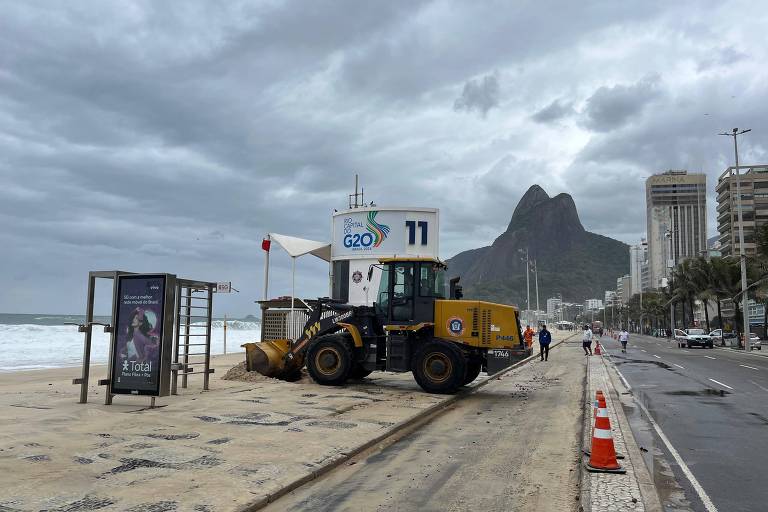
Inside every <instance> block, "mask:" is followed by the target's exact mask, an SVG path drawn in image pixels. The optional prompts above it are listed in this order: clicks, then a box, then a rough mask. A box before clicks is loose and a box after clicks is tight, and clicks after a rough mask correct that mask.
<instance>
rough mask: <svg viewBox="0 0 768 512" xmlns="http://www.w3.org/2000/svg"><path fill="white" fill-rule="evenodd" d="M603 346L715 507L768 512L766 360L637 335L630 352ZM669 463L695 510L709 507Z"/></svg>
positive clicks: (608, 342)
mask: <svg viewBox="0 0 768 512" xmlns="http://www.w3.org/2000/svg"><path fill="white" fill-rule="evenodd" d="M603 345H604V346H605V347H607V349H608V352H609V354H611V356H612V358H613V361H614V362H615V363H616V365H617V368H618V369H619V371H620V372H621V374H622V375H623V376H624V378H625V379H626V380H627V381H628V382H629V384H630V385H631V386H632V392H633V394H634V395H635V397H636V398H637V399H639V400H640V401H641V402H642V403H643V404H644V405H645V407H646V408H647V409H648V411H649V412H650V414H651V416H652V417H653V419H654V420H655V421H656V423H657V424H658V425H659V426H660V427H661V429H662V431H663V432H664V434H665V435H666V437H667V438H669V440H670V442H671V443H672V445H673V446H674V448H675V449H676V450H677V452H678V453H679V454H680V456H681V457H682V459H683V461H684V462H685V464H686V465H687V466H688V468H689V469H690V471H691V472H692V473H693V475H694V476H695V478H696V479H697V480H698V481H699V483H700V484H701V486H702V487H703V489H704V491H705V492H706V494H707V495H708V496H709V498H710V499H711V500H712V503H713V504H714V505H715V507H717V509H718V510H719V511H721V512H729V511H743V512H751V511H754V512H758V511H761V512H762V511H766V510H768V466H767V464H766V460H768V357H764V356H762V355H757V354H761V352H757V354H755V355H752V354H745V353H743V352H736V351H733V350H730V349H719V348H718V349H703V348H692V349H680V348H678V347H677V344H676V343H674V342H669V341H667V340H666V339H657V338H651V337H647V336H638V335H634V336H631V337H630V342H629V348H628V350H627V353H626V354H624V353H622V352H621V350H620V345H619V343H618V342H616V341H614V340H611V339H609V338H603ZM633 429H634V427H633ZM636 437H637V436H636ZM657 442H658V439H657ZM658 444H659V445H661V444H662V443H660V442H659V443H658ZM669 462H670V465H671V467H672V469H673V471H674V473H675V476H676V477H677V480H678V481H679V482H681V485H682V486H683V488H684V489H685V493H686V497H687V498H688V501H689V502H690V506H691V508H692V509H694V510H705V508H704V505H703V503H702V502H701V501H700V500H699V499H698V498H697V497H696V493H695V492H694V491H693V489H692V488H691V486H690V485H688V484H687V482H685V480H686V479H685V476H683V474H682V471H681V469H680V467H679V466H678V465H677V464H675V463H674V461H673V460H672V459H671V458H670V459H669Z"/></svg>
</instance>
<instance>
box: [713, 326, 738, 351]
mask: <svg viewBox="0 0 768 512" xmlns="http://www.w3.org/2000/svg"><path fill="white" fill-rule="evenodd" d="M709 337H710V338H712V343H714V344H715V345H720V346H721V347H724V346H725V345H726V344H728V343H729V342H730V341H731V340H736V333H735V332H733V331H725V332H723V330H722V329H715V330H714V331H712V332H710V333H709Z"/></svg>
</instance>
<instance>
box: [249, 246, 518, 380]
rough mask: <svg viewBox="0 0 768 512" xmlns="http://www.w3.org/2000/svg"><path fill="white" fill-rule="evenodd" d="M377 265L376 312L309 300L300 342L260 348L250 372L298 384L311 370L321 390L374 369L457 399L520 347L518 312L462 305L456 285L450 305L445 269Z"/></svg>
mask: <svg viewBox="0 0 768 512" xmlns="http://www.w3.org/2000/svg"><path fill="white" fill-rule="evenodd" d="M375 266H376V267H379V268H381V271H382V275H381V281H380V285H379V291H378V294H377V300H376V302H374V305H373V306H353V305H350V304H344V303H339V302H338V301H334V300H332V299H327V298H325V299H317V300H312V301H308V303H309V305H310V312H309V320H308V321H307V323H306V325H305V327H304V332H303V333H302V335H301V336H300V337H299V338H298V339H297V340H295V341H290V340H272V341H264V342H261V343H256V344H255V346H253V347H252V350H251V351H250V354H249V360H248V367H249V369H252V370H255V371H257V372H259V373H261V374H263V375H266V376H269V377H277V378H282V379H286V380H293V379H295V378H297V377H298V375H299V374H300V371H301V368H302V367H303V366H304V365H306V367H307V370H308V371H309V374H310V375H311V376H312V378H313V379H314V380H315V381H316V382H317V383H319V384H325V385H332V386H336V385H342V384H344V383H345V382H346V381H347V380H348V379H359V378H363V377H365V376H367V375H368V374H370V373H371V372H373V371H375V370H387V371H392V372H413V376H414V378H415V379H416V382H418V384H419V385H420V386H421V387H422V388H423V389H424V390H425V391H427V392H430V393H455V392H456V391H457V390H458V389H459V388H460V387H461V386H463V385H465V384H468V383H470V382H472V381H473V380H474V379H475V378H476V377H477V376H478V374H479V373H480V371H481V370H484V369H486V368H487V364H488V358H489V357H490V356H491V355H492V354H493V353H495V351H498V350H500V349H510V350H512V349H518V350H519V349H521V348H522V347H523V345H522V342H521V340H522V336H521V333H520V321H519V318H518V311H517V309H516V308H515V307H513V306H506V305H502V304H493V303H490V302H483V301H476V300H458V299H459V298H460V293H456V292H455V291H456V290H457V289H460V287H457V286H455V284H456V282H457V281H458V280H456V279H455V280H452V282H451V287H450V288H451V293H450V296H451V298H450V299H447V298H446V297H447V296H448V295H447V294H446V293H445V291H446V290H445V288H446V283H445V270H446V266H445V264H444V263H442V262H440V261H438V260H436V259H433V258H387V259H381V260H379V265H375ZM373 270H374V266H373V265H372V266H371V268H370V269H369V272H368V280H369V281H370V279H371V276H372V273H373ZM457 295H458V296H459V297H458V298H457Z"/></svg>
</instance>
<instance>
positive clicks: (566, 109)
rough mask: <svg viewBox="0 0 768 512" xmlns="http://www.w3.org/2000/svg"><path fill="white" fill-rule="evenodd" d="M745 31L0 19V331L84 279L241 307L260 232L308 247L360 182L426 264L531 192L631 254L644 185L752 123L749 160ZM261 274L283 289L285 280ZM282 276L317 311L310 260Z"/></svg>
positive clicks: (356, 18)
mask: <svg viewBox="0 0 768 512" xmlns="http://www.w3.org/2000/svg"><path fill="white" fill-rule="evenodd" d="M735 12H739V13H741V14H740V15H739V16H738V17H736V16H735V15H734V13H735ZM553 13H556V15H554V14H553ZM765 18H766V13H765V12H764V10H762V9H760V8H758V7H755V6H751V7H750V6H749V5H746V6H745V5H740V6H738V8H734V6H733V5H730V4H728V3H727V2H725V3H722V4H716V5H709V6H707V7H706V8H705V7H702V6H700V4H699V2H694V1H690V2H680V3H678V2H676V3H674V4H671V3H668V2H654V1H649V2H643V3H641V4H633V5H631V6H627V5H624V4H618V3H610V2H602V1H586V2H580V3H574V2H557V1H549V2H539V3H522V4H521V3H510V2H502V1H498V2H497V1H491V2H475V3H472V2H455V1H450V0H435V1H432V0H424V1H419V2H374V3H370V2H367V3H366V2H357V1H352V0H349V1H334V2H323V1H318V2H301V3H297V2H227V3H225V4H213V3H208V2H196V1H189V2H183V3H162V2H161V3H158V2H145V1H134V2H130V1H127V2H122V3H121V4H120V5H116V4H110V3H104V2H96V1H93V2H87V1H79V2H66V3H62V4H37V3H34V2H17V3H7V4H6V5H4V7H3V16H1V17H0V178H2V179H3V186H1V187H0V226H1V227H0V247H3V248H4V250H3V251H0V284H1V285H2V286H3V291H4V293H3V294H1V295H0V311H34V310H43V311H45V310H47V311H51V312H75V311H77V310H79V309H80V307H81V305H82V304H83V301H84V297H83V292H84V279H85V275H86V274H87V272H88V270H93V269H110V268H123V269H126V270H136V271H167V272H174V273H177V274H179V275H183V276H188V277H194V278H200V279H210V280H219V279H222V280H232V281H233V282H234V283H236V287H237V288H238V289H241V290H242V293H241V294H239V295H233V296H230V297H221V298H217V300H218V301H219V302H218V304H219V306H220V307H221V308H222V309H221V310H220V311H221V313H224V312H230V313H233V314H245V313H250V312H253V311H254V309H255V308H254V306H253V303H252V301H253V300H254V299H256V298H260V294H261V289H262V283H261V275H262V271H263V270H262V266H261V265H262V263H263V254H262V252H261V249H260V240H261V237H262V236H263V235H264V234H265V233H267V232H270V231H273V232H282V233H285V234H290V235H295V236H303V237H308V238H313V239H316V240H328V239H329V237H330V233H329V224H330V215H331V213H332V211H333V209H334V208H343V207H344V206H345V205H346V200H347V194H348V193H349V192H350V189H351V187H352V186H353V183H354V181H353V180H354V174H355V173H359V174H360V175H361V179H362V183H363V185H364V186H365V188H366V199H369V200H375V201H376V202H377V203H378V204H381V205H416V206H434V207H439V208H440V209H441V252H442V253H443V254H442V255H443V257H449V256H452V255H453V254H455V253H457V252H459V251H461V250H465V249H469V248H473V247H478V246H482V245H487V244H489V243H490V242H491V241H492V240H493V239H494V238H495V237H496V236H498V234H499V233H500V232H501V231H502V230H503V229H504V228H505V227H506V226H507V224H508V222H509V219H510V217H511V214H512V211H513V210H514V207H515V205H516V203H517V201H518V200H519V198H520V197H521V196H522V194H523V193H524V192H525V190H526V189H527V188H528V186H530V185H532V184H534V183H538V184H540V185H542V186H543V187H544V188H545V190H547V192H548V193H549V194H550V195H552V196H554V195H555V194H557V193H559V192H569V193H571V194H573V196H574V199H575V201H576V204H577V207H578V208H579V210H580V215H581V219H582V222H583V224H584V225H585V227H587V228H588V229H591V230H593V231H598V232H602V233H606V234H611V235H613V236H616V237H619V238H622V239H623V240H625V241H629V242H631V241H633V240H636V239H637V238H639V237H640V236H642V232H643V230H644V223H645V220H644V214H643V205H642V202H643V189H642V182H643V179H644V177H645V176H647V175H648V174H650V173H652V172H658V171H660V170H664V169H667V168H689V169H692V170H698V169H704V170H705V171H707V172H708V173H709V175H710V177H711V178H710V179H711V180H712V179H714V178H716V175H717V173H718V172H719V171H720V170H721V169H722V168H724V166H726V165H727V164H728V163H729V162H730V159H731V158H732V152H731V151H730V147H729V146H728V141H727V140H717V137H716V136H714V138H715V139H716V142H715V141H713V140H712V139H713V135H712V134H713V133H717V132H719V131H723V130H726V129H729V128H731V127H732V126H744V127H752V128H754V132H753V133H751V134H750V136H749V138H745V141H744V145H743V155H744V158H745V159H748V160H752V161H759V160H761V159H762V160H764V159H765V158H766V157H768V155H767V154H766V147H767V145H766V143H765V140H766V139H765V133H766V131H767V130H761V129H760V126H762V123H764V119H765V118H766V117H767V116H768V111H766V108H768V107H766V105H768V97H767V96H768V95H767V94H766V88H765V85H764V84H765V83H768V77H766V76H765V75H766V71H765V70H764V69H763V68H764V67H761V66H758V65H757V64H756V63H759V62H765V60H766V59H768V55H766V51H767V50H766V44H765V43H763V42H762V41H761V40H755V39H754V37H752V38H749V39H747V36H746V35H745V34H756V33H760V31H761V30H762V29H763V27H764V25H765V23H766V20H765ZM732 27H738V30H735V29H733V28H732ZM714 40H717V41H718V43H717V46H714V47H713V46H712V45H713V43H712V41H714ZM744 48H749V55H745V54H744V52H745V51H744V50H743V49H744ZM644 77H646V78H644ZM648 77H655V78H648ZM553 98H557V100H555V101H553ZM452 107H455V108H456V109H457V110H459V111H460V112H466V113H471V115H457V114H456V111H455V110H453V108H452ZM532 113H533V114H532ZM705 114H708V115H705ZM720 139H725V138H722V137H721V138H720ZM710 183H712V181H711V182H710ZM616 205H619V206H616ZM711 207H712V204H710V208H711ZM617 208H623V210H617ZM617 211H619V212H620V214H617V213H616V212H617ZM272 263H273V265H274V271H273V273H272V283H271V290H272V292H273V293H274V294H275V295H279V294H284V293H287V292H288V291H289V281H290V279H289V273H288V269H289V267H290V261H289V259H288V258H287V256H286V255H285V254H284V253H282V252H280V250H279V249H275V252H274V254H273V258H272ZM297 269H298V279H297V280H298V282H300V283H301V284H302V293H304V294H306V295H308V296H312V295H325V294H327V271H328V269H327V266H326V265H325V264H324V263H322V262H320V261H319V260H316V259H306V258H302V259H301V260H300V261H299V264H298V265H297ZM237 285H240V286H237Z"/></svg>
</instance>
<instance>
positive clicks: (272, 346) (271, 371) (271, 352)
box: [242, 340, 301, 380]
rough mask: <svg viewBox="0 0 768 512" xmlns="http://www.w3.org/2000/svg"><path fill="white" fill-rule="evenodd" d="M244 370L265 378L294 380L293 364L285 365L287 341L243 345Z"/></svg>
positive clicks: (295, 375)
mask: <svg viewBox="0 0 768 512" xmlns="http://www.w3.org/2000/svg"><path fill="white" fill-rule="evenodd" d="M242 347H244V348H245V368H246V370H248V371H249V372H258V373H260V374H262V375H264V376H267V377H273V378H276V379H283V380H296V378H297V377H298V376H300V374H299V375H298V376H297V373H298V372H299V371H300V370H301V368H300V367H299V368H297V365H296V364H295V363H288V364H286V361H285V355H286V354H287V353H288V350H289V349H290V341H288V340H272V341H262V342H260V343H245V344H244V345H242Z"/></svg>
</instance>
